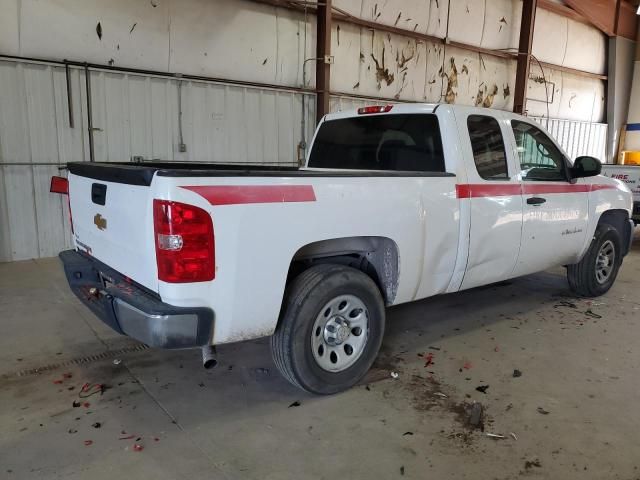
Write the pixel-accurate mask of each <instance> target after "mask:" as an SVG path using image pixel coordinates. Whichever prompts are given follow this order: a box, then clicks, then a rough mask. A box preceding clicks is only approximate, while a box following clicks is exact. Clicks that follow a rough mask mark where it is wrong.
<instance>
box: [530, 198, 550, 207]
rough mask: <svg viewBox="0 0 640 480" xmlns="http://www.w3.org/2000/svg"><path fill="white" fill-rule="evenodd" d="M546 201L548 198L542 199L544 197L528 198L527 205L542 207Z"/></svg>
mask: <svg viewBox="0 0 640 480" xmlns="http://www.w3.org/2000/svg"><path fill="white" fill-rule="evenodd" d="M546 201H547V199H546V198H542V197H530V198H527V204H528V205H542V204H543V203H544V202H546Z"/></svg>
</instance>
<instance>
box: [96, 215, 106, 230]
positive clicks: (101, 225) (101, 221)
mask: <svg viewBox="0 0 640 480" xmlns="http://www.w3.org/2000/svg"><path fill="white" fill-rule="evenodd" d="M93 223H95V224H96V227H98V230H106V229H107V219H106V218H104V217H103V216H102V215H100V214H99V213H96V216H95V217H93Z"/></svg>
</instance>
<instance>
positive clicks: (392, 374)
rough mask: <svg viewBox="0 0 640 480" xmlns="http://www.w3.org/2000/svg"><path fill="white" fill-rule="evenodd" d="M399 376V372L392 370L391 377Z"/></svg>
mask: <svg viewBox="0 0 640 480" xmlns="http://www.w3.org/2000/svg"><path fill="white" fill-rule="evenodd" d="M399 376H400V375H399V374H398V372H391V378H398V377H399Z"/></svg>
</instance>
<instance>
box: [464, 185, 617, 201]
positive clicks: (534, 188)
mask: <svg viewBox="0 0 640 480" xmlns="http://www.w3.org/2000/svg"><path fill="white" fill-rule="evenodd" d="M615 188H616V186H615V185H607V184H603V185H601V184H594V185H590V184H575V185H572V184H567V183H557V184H548V183H543V184H534V183H523V184H522V185H520V184H514V183H506V184H503V185H500V184H495V183H466V184H458V185H456V195H457V197H458V198H479V197H480V198H481V197H507V196H512V195H521V194H522V195H539V194H544V193H586V192H593V191H595V190H608V189H615Z"/></svg>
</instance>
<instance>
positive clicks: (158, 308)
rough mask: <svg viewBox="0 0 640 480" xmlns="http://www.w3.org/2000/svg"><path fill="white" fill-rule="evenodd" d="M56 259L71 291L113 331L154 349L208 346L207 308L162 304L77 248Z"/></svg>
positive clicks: (210, 327)
mask: <svg viewBox="0 0 640 480" xmlns="http://www.w3.org/2000/svg"><path fill="white" fill-rule="evenodd" d="M59 256H60V260H62V264H63V265H64V272H65V274H66V276H67V281H68V282H69V286H70V287H71V290H72V291H73V293H74V294H75V295H76V296H77V297H78V298H79V299H80V301H81V302H82V303H84V304H85V305H86V306H87V307H88V308H89V310H91V311H92V312H93V313H94V314H95V315H96V316H97V317H98V318H99V319H100V320H102V321H103V322H104V323H106V324H107V325H109V326H110V327H111V328H112V329H114V330H115V331H116V332H118V333H122V334H124V335H128V336H129V337H132V338H135V339H136V340H138V341H140V342H143V343H146V344H147V345H149V346H152V347H158V348H191V347H199V346H203V345H208V344H210V341H211V336H212V333H213V311H212V310H211V309H210V308H204V307H194V308H185V307H175V306H173V305H169V304H167V303H163V302H162V301H161V300H160V299H159V298H158V297H156V296H155V295H154V294H153V293H150V292H147V291H145V290H144V289H143V288H140V287H138V286H136V285H134V284H132V283H131V282H128V281H127V280H126V279H125V277H124V276H123V275H121V274H120V273H118V272H116V271H115V270H113V269H112V268H110V267H108V266H107V265H105V264H103V263H101V262H99V261H98V260H96V259H94V258H92V257H90V256H88V255H86V254H83V253H79V252H76V251H75V250H66V251H64V252H61V253H60V255H59Z"/></svg>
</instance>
